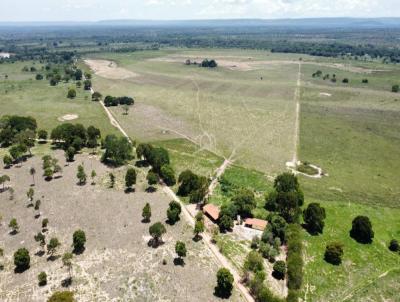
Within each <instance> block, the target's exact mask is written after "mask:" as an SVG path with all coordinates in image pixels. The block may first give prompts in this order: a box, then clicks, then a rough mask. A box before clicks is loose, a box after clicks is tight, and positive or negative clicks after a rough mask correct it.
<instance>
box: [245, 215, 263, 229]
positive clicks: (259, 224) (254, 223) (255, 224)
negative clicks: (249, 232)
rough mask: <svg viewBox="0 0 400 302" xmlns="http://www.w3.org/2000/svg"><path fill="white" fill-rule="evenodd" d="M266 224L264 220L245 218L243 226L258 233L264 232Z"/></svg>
mask: <svg viewBox="0 0 400 302" xmlns="http://www.w3.org/2000/svg"><path fill="white" fill-rule="evenodd" d="M267 224H268V222H267V221H266V220H262V219H258V218H247V219H245V221H244V225H245V226H246V227H248V228H252V229H255V230H259V231H264V229H265V228H266V226H267Z"/></svg>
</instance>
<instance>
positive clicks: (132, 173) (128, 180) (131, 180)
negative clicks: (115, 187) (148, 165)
mask: <svg viewBox="0 0 400 302" xmlns="http://www.w3.org/2000/svg"><path fill="white" fill-rule="evenodd" d="M134 184H136V170H135V169H134V168H129V169H128V170H127V171H126V175H125V186H126V190H127V191H128V192H129V191H131V190H132V186H133V185H134Z"/></svg>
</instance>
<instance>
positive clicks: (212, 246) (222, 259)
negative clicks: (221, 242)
mask: <svg viewBox="0 0 400 302" xmlns="http://www.w3.org/2000/svg"><path fill="white" fill-rule="evenodd" d="M163 191H164V192H165V193H166V194H167V195H168V196H170V197H171V198H172V199H173V200H175V201H177V202H179V203H180V205H181V206H182V212H183V216H184V217H185V219H186V221H187V222H188V223H189V224H190V225H191V226H192V227H193V226H194V223H195V218H194V217H193V216H192V215H191V214H190V213H189V211H188V210H187V209H186V206H185V204H183V202H182V201H181V200H180V199H179V197H178V196H176V194H175V192H174V191H172V189H171V188H170V187H167V186H165V185H163ZM202 236H203V241H204V243H205V244H206V246H207V247H208V248H209V249H210V251H211V252H212V253H213V255H214V256H215V258H216V259H217V260H218V262H219V263H220V264H221V266H223V267H225V268H227V269H228V270H229V271H230V272H231V273H232V275H233V278H234V279H235V286H236V288H237V289H238V290H239V291H240V292H241V293H242V295H243V297H244V298H245V300H246V301H248V302H254V301H255V300H254V298H253V297H252V296H251V295H250V293H249V291H248V289H247V288H246V287H245V286H244V285H243V284H242V283H240V279H241V277H240V274H239V272H238V271H237V270H236V268H235V267H233V266H232V264H231V263H230V262H229V261H228V260H227V259H226V258H225V256H224V255H222V254H221V253H220V252H219V250H218V247H217V246H216V245H215V244H213V243H212V240H211V236H210V234H209V233H207V232H204V233H203V234H202Z"/></svg>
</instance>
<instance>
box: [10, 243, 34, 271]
mask: <svg viewBox="0 0 400 302" xmlns="http://www.w3.org/2000/svg"><path fill="white" fill-rule="evenodd" d="M30 262H31V257H30V256H29V251H28V250H27V249H26V248H20V249H18V250H17V251H16V252H15V253H14V265H15V268H16V270H17V271H24V270H26V269H28V268H29V264H30Z"/></svg>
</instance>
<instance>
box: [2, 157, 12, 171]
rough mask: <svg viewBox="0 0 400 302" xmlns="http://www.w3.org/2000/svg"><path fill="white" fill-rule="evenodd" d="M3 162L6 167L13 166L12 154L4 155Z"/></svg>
mask: <svg viewBox="0 0 400 302" xmlns="http://www.w3.org/2000/svg"><path fill="white" fill-rule="evenodd" d="M3 163H4V167H5V168H6V169H8V168H10V167H11V165H12V163H13V159H12V158H11V156H10V155H8V154H6V155H4V157H3Z"/></svg>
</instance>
